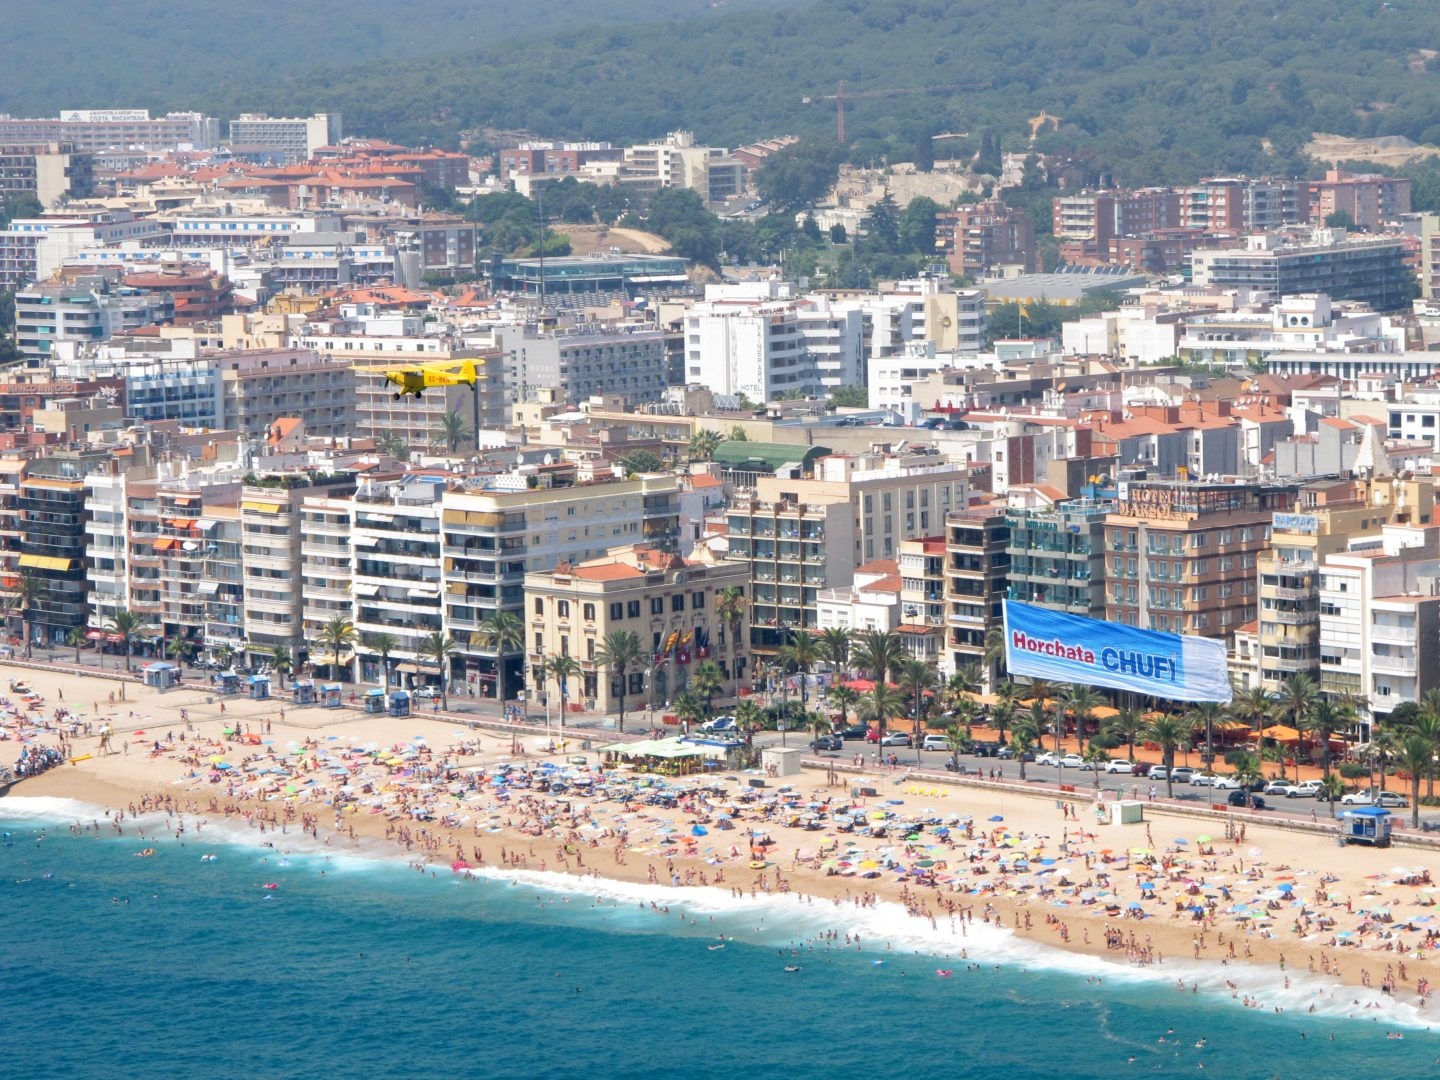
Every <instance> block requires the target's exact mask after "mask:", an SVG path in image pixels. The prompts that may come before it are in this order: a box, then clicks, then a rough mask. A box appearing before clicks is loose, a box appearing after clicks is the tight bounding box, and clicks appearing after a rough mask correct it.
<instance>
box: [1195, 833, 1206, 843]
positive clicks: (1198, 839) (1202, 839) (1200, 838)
mask: <svg viewBox="0 0 1440 1080" xmlns="http://www.w3.org/2000/svg"><path fill="white" fill-rule="evenodd" d="M1195 842H1196V843H1197V844H1208V843H1210V834H1209V833H1201V834H1200V835H1199V836H1197V837H1195Z"/></svg>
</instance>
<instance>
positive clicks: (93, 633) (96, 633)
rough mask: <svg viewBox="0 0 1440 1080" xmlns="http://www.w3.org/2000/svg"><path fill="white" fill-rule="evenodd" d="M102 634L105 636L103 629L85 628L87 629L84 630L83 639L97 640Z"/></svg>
mask: <svg viewBox="0 0 1440 1080" xmlns="http://www.w3.org/2000/svg"><path fill="white" fill-rule="evenodd" d="M104 636H105V631H104V630H87V631H85V640H86V641H99V640H100V639H101V638H103V637H104Z"/></svg>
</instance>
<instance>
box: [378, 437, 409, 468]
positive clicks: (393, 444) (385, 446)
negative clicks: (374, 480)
mask: <svg viewBox="0 0 1440 1080" xmlns="http://www.w3.org/2000/svg"><path fill="white" fill-rule="evenodd" d="M375 449H376V450H379V451H380V452H381V453H382V454H387V455H389V456H390V457H392V458H394V459H395V460H396V461H409V460H410V444H409V443H408V442H406V441H405V437H404V436H403V435H401V434H400V433H399V432H395V431H386V432H384V433H383V434H381V435H380V436H379V437H378V438H376V440H375Z"/></svg>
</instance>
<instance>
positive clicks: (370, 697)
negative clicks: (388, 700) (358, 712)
mask: <svg viewBox="0 0 1440 1080" xmlns="http://www.w3.org/2000/svg"><path fill="white" fill-rule="evenodd" d="M365 711H366V712H367V713H379V714H383V713H384V712H385V691H384V690H381V689H380V688H379V687H378V686H372V687H371V688H370V689H369V690H366V691H365Z"/></svg>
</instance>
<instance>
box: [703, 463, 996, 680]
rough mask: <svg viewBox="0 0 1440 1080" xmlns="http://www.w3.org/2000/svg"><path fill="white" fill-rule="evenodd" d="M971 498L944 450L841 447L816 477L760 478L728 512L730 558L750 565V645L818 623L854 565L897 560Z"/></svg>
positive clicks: (778, 641)
mask: <svg viewBox="0 0 1440 1080" xmlns="http://www.w3.org/2000/svg"><path fill="white" fill-rule="evenodd" d="M968 505H969V473H968V471H967V470H966V468H965V466H963V465H956V464H953V463H951V462H950V461H948V460H946V459H944V458H942V457H940V456H939V455H938V454H920V453H913V454H903V453H891V452H889V451H888V448H886V449H884V450H881V449H878V448H877V450H876V451H874V452H872V453H869V454H861V455H854V456H850V455H844V454H835V455H830V456H828V457H820V458H818V459H816V461H815V464H814V473H813V475H811V476H808V477H796V478H789V477H781V476H759V477H756V478H755V481H754V486H753V487H752V488H750V489H748V490H745V491H737V492H736V495H735V497H734V498H733V499H732V500H731V502H730V509H729V511H728V513H727V515H726V523H727V532H728V535H729V542H730V551H729V557H730V558H732V559H738V560H741V561H744V562H747V563H749V564H750V568H751V580H752V582H753V589H752V592H751V623H752V630H751V644H752V645H753V646H754V647H755V648H756V649H759V650H764V651H773V650H774V649H775V648H777V647H779V646H780V645H783V644H784V643H785V642H786V641H787V640H788V639H789V636H790V634H791V633H792V632H793V631H796V630H803V629H816V628H818V626H819V613H818V602H819V593H820V590H821V589H826V588H831V589H833V588H837V587H839V586H843V585H849V584H850V583H851V582H852V580H853V578H852V575H853V573H854V568H855V566H856V565H857V564H863V563H866V562H869V561H870V560H872V559H876V558H897V557H898V555H899V549H900V544H901V542H902V541H904V540H908V539H912V538H914V537H917V536H929V535H933V533H934V530H935V529H937V528H940V527H941V526H942V524H943V522H944V520H945V515H946V514H948V513H949V512H950V511H951V510H954V509H958V508H963V507H965V506H968Z"/></svg>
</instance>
